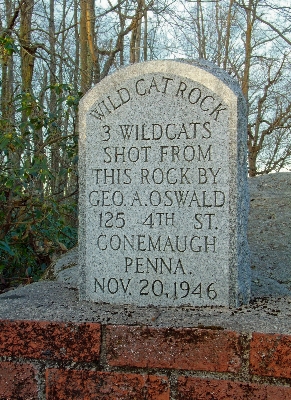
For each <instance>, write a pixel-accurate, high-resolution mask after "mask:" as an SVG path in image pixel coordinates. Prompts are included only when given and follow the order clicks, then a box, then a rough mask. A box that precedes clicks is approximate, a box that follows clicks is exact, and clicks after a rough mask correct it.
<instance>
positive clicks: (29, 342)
mask: <svg viewBox="0 0 291 400" xmlns="http://www.w3.org/2000/svg"><path fill="white" fill-rule="evenodd" d="M100 336H101V335H100V325H99V324H89V323H88V324H87V323H81V324H73V323H60V322H45V321H8V320H7V321H3V320H2V321H0V354H1V355H2V356H14V357H28V358H33V359H58V360H71V361H96V360H98V359H99V353H100Z"/></svg>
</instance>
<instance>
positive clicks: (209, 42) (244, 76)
mask: <svg viewBox="0 0 291 400" xmlns="http://www.w3.org/2000/svg"><path fill="white" fill-rule="evenodd" d="M288 3H289V2H288V1H280V0H277V1H276V0H269V1H265V0H238V1H235V0H204V1H203V0H188V1H187V0H176V1H174V0H114V1H113V2H112V1H111V0H101V1H100V0H88V1H85V0H64V1H58V0H19V1H15V0H0V60H1V71H0V79H1V82H0V83H1V98H0V135H1V136H0V226H1V228H0V229H1V230H0V285H2V287H4V286H8V285H13V284H18V283H19V281H23V280H24V281H30V280H31V279H32V277H33V279H34V280H36V279H38V278H39V276H40V275H41V273H42V271H43V270H44V269H45V268H46V267H47V265H48V264H49V263H50V262H51V260H52V259H53V257H55V256H57V255H58V254H60V253H61V252H64V251H66V249H67V248H70V247H72V246H74V245H75V244H76V241H77V191H78V187H77V184H78V177H77V160H78V150H77V142H78V130H77V110H78V102H79V99H80V97H81V96H82V95H83V94H84V93H86V91H87V90H88V89H90V87H92V86H93V85H94V84H96V83H98V82H99V81H100V80H101V79H102V78H104V77H105V76H106V75H108V74H109V73H111V72H112V71H114V70H115V69H117V68H120V67H122V66H124V65H127V64H129V63H136V62H141V61H146V60H153V59H179V58H187V59H190V60H191V59H197V58H202V59H206V60H210V61H212V62H214V63H216V64H217V65H218V66H220V67H221V68H223V69H225V70H226V71H227V72H228V73H229V74H230V75H231V76H233V77H234V78H236V79H237V80H238V81H239V83H240V85H241V87H242V90H243V93H244V95H245V97H246V100H247V103H248V150H249V175H250V176H256V175H258V174H266V173H270V172H273V171H280V170H282V169H285V170H286V169H289V170H290V166H291V140H290V136H291V135H290V125H291V90H290V88H291V85H290V80H291V79H290V61H291V58H290V54H291V7H290V6H289V5H288ZM0 289H1V286H0Z"/></svg>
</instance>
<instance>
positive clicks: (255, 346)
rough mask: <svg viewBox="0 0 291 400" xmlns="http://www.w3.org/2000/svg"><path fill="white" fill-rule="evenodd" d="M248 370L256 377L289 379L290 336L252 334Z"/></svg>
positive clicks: (290, 369) (290, 365) (290, 368)
mask: <svg viewBox="0 0 291 400" xmlns="http://www.w3.org/2000/svg"><path fill="white" fill-rule="evenodd" d="M250 370H251V373H252V374H256V375H264V376H274V377H281V378H291V336H287V335H278V334H264V333H254V334H253V337H252V341H251V350H250ZM290 398H291V397H290Z"/></svg>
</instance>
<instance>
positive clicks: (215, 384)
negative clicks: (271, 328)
mask: <svg viewBox="0 0 291 400" xmlns="http://www.w3.org/2000/svg"><path fill="white" fill-rule="evenodd" d="M101 333H102V335H101ZM101 336H102V337H101ZM290 354H291V335H282V334H280V335H279V334H264V333H256V332H254V333H253V334H252V335H242V334H240V333H238V332H233V331H228V330H223V329H219V328H218V329H206V328H155V327H147V326H124V325H107V326H106V325H104V326H103V327H102V332H101V326H100V324H98V323H63V322H49V321H48V322H45V321H9V320H0V400H22V399H23V400H44V399H48V400H58V399H59V400H63V399H66V400H70V399H72V400H74V399H76V400H81V399H83V400H91V399H92V400H93V399H94V400H95V399H96V400H106V399H108V400H111V399H113V400H115V399H116V400H117V399H118V400H119V399H121V400H124V399H125V400H173V399H175V400H291V367H290V365H291V356H290Z"/></svg>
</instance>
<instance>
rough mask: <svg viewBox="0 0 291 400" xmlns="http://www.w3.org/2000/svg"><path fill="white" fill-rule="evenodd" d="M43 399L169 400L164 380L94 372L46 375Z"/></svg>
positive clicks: (49, 371)
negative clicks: (45, 388)
mask: <svg viewBox="0 0 291 400" xmlns="http://www.w3.org/2000/svg"><path fill="white" fill-rule="evenodd" d="M46 384H47V392H46V394H47V399H48V400H56V399H58V400H62V399H63V400H67V399H86V400H91V399H92V400H93V399H98V400H99V399H100V400H106V399H124V400H125V399H128V400H133V399H136V400H169V399H170V397H169V396H170V390H169V383H168V379H167V377H165V376H152V375H144V374H140V375H139V374H131V373H128V374H120V373H110V372H95V371H76V370H71V371H65V370H58V369H49V370H47V371H46Z"/></svg>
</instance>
